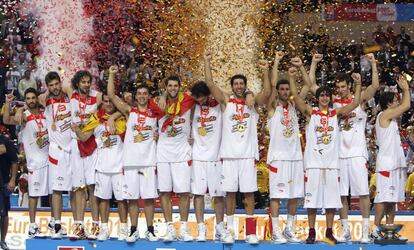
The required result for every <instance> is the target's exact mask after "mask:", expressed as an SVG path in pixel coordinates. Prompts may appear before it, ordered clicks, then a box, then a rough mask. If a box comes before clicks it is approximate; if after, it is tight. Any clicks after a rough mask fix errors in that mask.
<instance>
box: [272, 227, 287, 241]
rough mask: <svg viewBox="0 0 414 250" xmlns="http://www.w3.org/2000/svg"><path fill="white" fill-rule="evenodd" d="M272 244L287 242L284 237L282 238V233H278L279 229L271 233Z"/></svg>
mask: <svg viewBox="0 0 414 250" xmlns="http://www.w3.org/2000/svg"><path fill="white" fill-rule="evenodd" d="M272 242H273V243H275V244H284V243H286V242H287V240H286V239H285V237H283V235H282V232H280V229H279V230H275V231H273V233H272Z"/></svg>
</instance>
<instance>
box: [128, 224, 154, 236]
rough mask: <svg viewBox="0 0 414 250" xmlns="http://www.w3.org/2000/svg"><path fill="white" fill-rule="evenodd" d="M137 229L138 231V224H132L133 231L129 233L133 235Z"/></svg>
mask: <svg viewBox="0 0 414 250" xmlns="http://www.w3.org/2000/svg"><path fill="white" fill-rule="evenodd" d="M136 231H137V226H131V233H130V234H129V235H133V234H134V233H135V232H136ZM148 231H149V230H148Z"/></svg>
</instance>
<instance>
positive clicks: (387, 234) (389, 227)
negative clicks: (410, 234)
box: [374, 224, 408, 245]
mask: <svg viewBox="0 0 414 250" xmlns="http://www.w3.org/2000/svg"><path fill="white" fill-rule="evenodd" d="M402 227H403V225H401V224H384V225H380V226H379V230H380V231H381V233H382V235H383V237H381V238H380V239H375V240H374V243H375V244H379V245H401V244H406V243H407V241H408V239H401V238H400V237H399V235H398V232H399V231H400V230H401V228H402Z"/></svg>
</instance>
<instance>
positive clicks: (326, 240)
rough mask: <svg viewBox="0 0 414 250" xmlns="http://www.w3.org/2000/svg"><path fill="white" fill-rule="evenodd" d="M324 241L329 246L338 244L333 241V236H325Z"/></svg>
mask: <svg viewBox="0 0 414 250" xmlns="http://www.w3.org/2000/svg"><path fill="white" fill-rule="evenodd" d="M324 241H325V242H326V243H328V244H329V245H336V244H337V243H338V240H337V239H335V237H334V236H333V234H325V239H324Z"/></svg>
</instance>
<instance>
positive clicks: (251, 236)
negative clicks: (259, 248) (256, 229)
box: [246, 234, 259, 245]
mask: <svg viewBox="0 0 414 250" xmlns="http://www.w3.org/2000/svg"><path fill="white" fill-rule="evenodd" d="M246 242H247V243H249V244H250V245H257V244H259V238H257V235H256V234H249V235H247V236H246Z"/></svg>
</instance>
